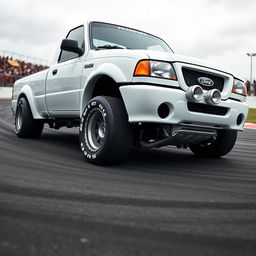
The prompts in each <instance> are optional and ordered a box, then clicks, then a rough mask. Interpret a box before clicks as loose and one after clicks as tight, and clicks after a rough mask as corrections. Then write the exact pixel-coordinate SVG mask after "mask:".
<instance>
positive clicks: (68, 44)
mask: <svg viewBox="0 0 256 256" xmlns="http://www.w3.org/2000/svg"><path fill="white" fill-rule="evenodd" d="M60 49H61V50H64V51H68V52H74V53H77V54H78V55H79V56H81V55H83V53H84V49H83V48H81V47H79V46H78V42H77V41H76V40H71V39H63V40H62V42H61V46H60Z"/></svg>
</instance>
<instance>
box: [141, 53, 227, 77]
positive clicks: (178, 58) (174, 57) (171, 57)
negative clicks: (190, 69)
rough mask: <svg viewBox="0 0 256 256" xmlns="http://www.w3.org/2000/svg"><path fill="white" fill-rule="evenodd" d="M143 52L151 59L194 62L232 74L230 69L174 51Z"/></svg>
mask: <svg viewBox="0 0 256 256" xmlns="http://www.w3.org/2000/svg"><path fill="white" fill-rule="evenodd" d="M145 53H146V54H147V55H148V56H149V58H150V59H152V60H163V61H171V62H183V63H188V64H194V65H198V66H203V67H206V68H211V69H215V70H218V71H221V72H225V73H228V74H230V75H232V73H231V71H230V70H227V69H223V68H221V67H218V66H216V65H214V64H211V63H209V62H207V61H204V60H201V59H197V58H192V57H188V56H184V55H179V54H174V53H168V52H157V51H145Z"/></svg>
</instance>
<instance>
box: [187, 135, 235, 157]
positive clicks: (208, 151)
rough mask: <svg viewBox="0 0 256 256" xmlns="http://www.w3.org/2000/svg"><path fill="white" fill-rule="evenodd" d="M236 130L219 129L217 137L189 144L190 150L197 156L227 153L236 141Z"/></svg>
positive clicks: (213, 155)
mask: <svg viewBox="0 0 256 256" xmlns="http://www.w3.org/2000/svg"><path fill="white" fill-rule="evenodd" d="M236 138H237V131H233V130H219V131H218V134H217V137H216V138H215V139H213V140H211V141H206V142H203V143H200V144H196V145H189V148H190V149H191V151H192V152H193V153H194V154H195V155H198V156H206V157H219V156H224V155H226V154H228V153H229V152H230V151H231V150H232V148H233V147H234V145H235V143H236Z"/></svg>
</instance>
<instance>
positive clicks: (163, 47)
mask: <svg viewBox="0 0 256 256" xmlns="http://www.w3.org/2000/svg"><path fill="white" fill-rule="evenodd" d="M91 44H92V48H93V49H97V50H100V49H140V50H155V51H162V52H172V50H171V49H170V47H169V46H168V45H167V44H166V43H165V42H164V41H163V40H161V39H160V38H158V37H155V36H152V35H150V34H147V33H144V32H142V31H138V30H134V29H131V28H126V27H122V26H118V25H112V24H106V23H101V22H92V23H91Z"/></svg>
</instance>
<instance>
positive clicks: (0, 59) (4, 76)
mask: <svg viewBox="0 0 256 256" xmlns="http://www.w3.org/2000/svg"><path fill="white" fill-rule="evenodd" d="M48 66H49V62H48V61H46V60H42V59H39V58H33V57H30V56H26V55H22V54H18V53H15V52H10V51H4V50H0V87H12V86H13V84H14V82H15V81H16V80H17V79H20V78H22V77H24V76H28V75H31V74H33V73H36V72H39V71H42V70H44V69H46V68H48Z"/></svg>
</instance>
